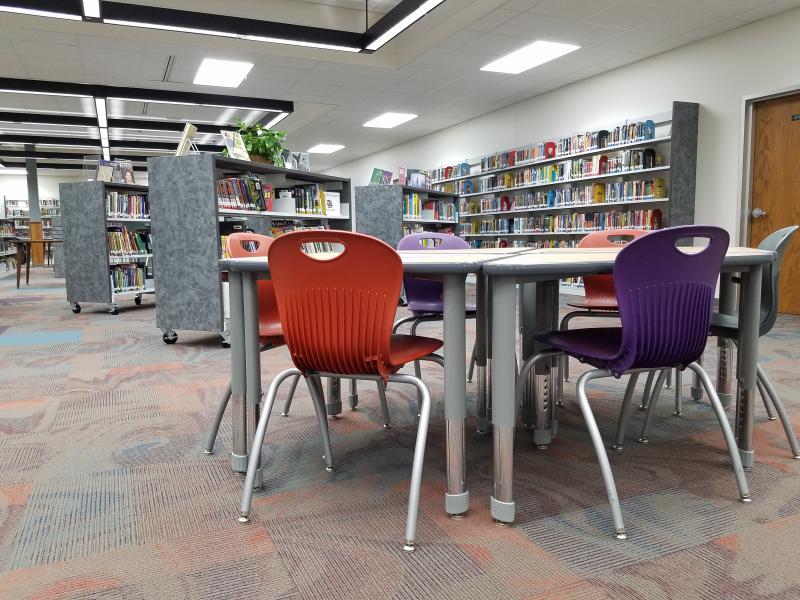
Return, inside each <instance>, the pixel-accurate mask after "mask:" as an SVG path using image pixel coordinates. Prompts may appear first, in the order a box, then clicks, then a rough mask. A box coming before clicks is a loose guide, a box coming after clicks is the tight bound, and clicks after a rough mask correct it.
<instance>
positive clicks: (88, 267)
mask: <svg viewBox="0 0 800 600" xmlns="http://www.w3.org/2000/svg"><path fill="white" fill-rule="evenodd" d="M59 190H60V196H61V210H62V235H63V237H64V244H63V245H64V250H63V252H64V276H65V278H66V286H67V301H68V302H69V303H70V305H71V308H72V312H74V313H79V312H81V302H83V303H98V304H106V305H108V306H109V312H110V313H111V314H112V315H116V314H118V313H119V307H118V305H117V303H118V302H119V301H120V300H124V299H128V298H132V299H133V301H134V303H135V304H136V305H139V304H141V302H142V295H143V294H152V293H154V289H153V276H152V265H153V260H152V259H153V253H152V245H151V239H150V211H149V201H148V191H147V186H143V185H130V184H122V183H105V182H102V181H82V182H79V183H62V184H61V185H60V186H59Z"/></svg>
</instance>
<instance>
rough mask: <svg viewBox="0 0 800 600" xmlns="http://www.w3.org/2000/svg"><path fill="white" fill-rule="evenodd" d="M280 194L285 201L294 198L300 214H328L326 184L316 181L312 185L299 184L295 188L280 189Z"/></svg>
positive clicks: (295, 207)
mask: <svg viewBox="0 0 800 600" xmlns="http://www.w3.org/2000/svg"><path fill="white" fill-rule="evenodd" d="M278 194H279V197H280V198H281V200H282V201H283V202H285V201H287V200H288V199H289V198H293V199H294V210H295V212H296V213H297V214H298V215H324V214H327V203H326V202H325V186H323V185H318V184H316V183H314V184H311V185H298V186H295V187H293V188H289V189H284V190H280V191H279V192H278ZM283 202H282V203H283ZM287 212H288V211H287Z"/></svg>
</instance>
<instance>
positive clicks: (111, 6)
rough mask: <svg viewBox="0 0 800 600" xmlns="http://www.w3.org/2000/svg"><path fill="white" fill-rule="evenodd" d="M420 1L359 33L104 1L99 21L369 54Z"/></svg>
mask: <svg viewBox="0 0 800 600" xmlns="http://www.w3.org/2000/svg"><path fill="white" fill-rule="evenodd" d="M424 2H425V0H402V2H400V3H399V4H398V5H397V6H395V7H394V8H393V9H392V10H390V11H389V12H388V13H386V14H385V15H384V16H383V17H382V18H380V19H379V20H378V21H377V23H375V24H374V25H373V26H371V27H369V28H368V29H367V30H366V31H364V32H363V33H358V32H355V31H343V30H340V29H327V28H323V27H311V26H308V25H296V24H292V23H278V22H276V21H263V20H261V19H248V18H245V17H231V16H228V15H223V14H214V13H204V12H196V11H189V10H177V9H172V8H163V7H160V6H147V5H141V4H127V3H122V2H110V1H108V0H101V1H100V19H99V20H100V21H103V20H104V19H108V20H113V21H129V22H131V23H143V24H152V25H162V26H166V27H183V28H188V29H199V30H208V31H218V32H221V33H225V34H230V35H232V36H242V37H245V36H258V37H266V38H275V39H276V40H286V41H294V42H304V43H307V44H325V45H329V46H342V47H348V48H359V49H360V52H362V53H366V54H371V53H372V52H373V50H368V49H367V46H369V45H370V44H371V43H372V42H373V41H375V40H376V39H377V38H378V37H380V36H381V35H383V34H384V33H386V32H387V31H388V30H389V29H391V28H392V27H394V26H395V25H396V24H397V23H399V22H400V21H402V20H403V19H404V18H405V17H406V16H408V15H409V14H411V13H412V12H413V11H415V10H416V9H417V8H419V7H420V6H421V5H422V4H423V3H424ZM3 4H4V5H5V6H11V7H17V8H25V9H30V10H40V11H50V12H56V13H65V14H70V15H74V16H77V17H82V18H84V19H85V20H87V21H98V19H93V18H87V17H85V16H84V15H83V8H82V3H81V1H80V0H3ZM189 33H191V32H189Z"/></svg>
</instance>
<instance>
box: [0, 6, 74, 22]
mask: <svg viewBox="0 0 800 600" xmlns="http://www.w3.org/2000/svg"><path fill="white" fill-rule="evenodd" d="M0 12H9V13H17V14H20V15H32V16H34V17H53V18H56V19H69V20H71V21H81V20H83V17H81V16H80V15H71V14H69V13H59V12H52V11H49V10H34V9H32V8H19V7H17V6H2V5H0Z"/></svg>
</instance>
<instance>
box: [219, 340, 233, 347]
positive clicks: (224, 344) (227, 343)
mask: <svg viewBox="0 0 800 600" xmlns="http://www.w3.org/2000/svg"><path fill="white" fill-rule="evenodd" d="M219 345H220V346H222V347H223V348H230V347H231V343H230V342H226V341H225V340H222V341H220V343H219Z"/></svg>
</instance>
